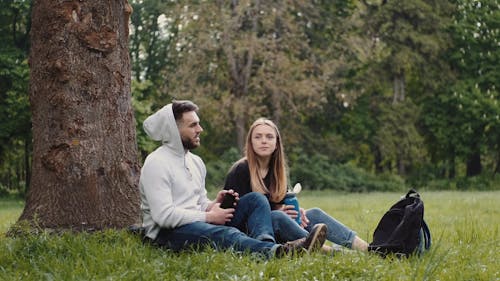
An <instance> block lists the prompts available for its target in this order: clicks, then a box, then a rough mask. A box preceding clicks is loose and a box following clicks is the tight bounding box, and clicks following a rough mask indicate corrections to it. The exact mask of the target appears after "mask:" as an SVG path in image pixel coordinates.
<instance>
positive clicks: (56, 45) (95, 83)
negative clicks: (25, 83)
mask: <svg viewBox="0 0 500 281" xmlns="http://www.w3.org/2000/svg"><path fill="white" fill-rule="evenodd" d="M131 12H132V9H131V7H130V5H129V4H128V2H127V0H108V1H102V0H88V1H76V0H75V1H54V0H35V1H34V4H33V11H32V23H33V24H32V30H31V42H32V47H31V52H30V68H31V81H30V103H31V107H32V118H33V164H32V178H31V184H30V189H29V192H28V196H27V201H26V206H25V209H24V211H23V213H22V215H21V217H20V220H28V221H31V222H34V223H36V225H37V226H40V227H42V228H54V229H73V230H86V231H88V230H99V229H104V228H115V227H116V228H121V227H124V226H128V225H130V224H133V223H135V222H137V221H138V219H139V213H140V210H139V194H138V188H137V185H138V179H139V174H140V167H139V162H138V157H137V144H136V139H135V120H134V113H133V109H132V105H131V92H130V91H131V90H130V76H131V73H130V59H129V54H128V21H129V17H130V14H131Z"/></svg>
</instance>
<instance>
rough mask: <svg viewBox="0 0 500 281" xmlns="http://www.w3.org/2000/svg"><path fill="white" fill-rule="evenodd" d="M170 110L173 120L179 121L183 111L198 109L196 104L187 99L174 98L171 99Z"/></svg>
mask: <svg viewBox="0 0 500 281" xmlns="http://www.w3.org/2000/svg"><path fill="white" fill-rule="evenodd" d="M172 111H173V112H174V118H175V121H179V120H180V119H181V118H182V114H184V112H190V111H198V106H197V105H196V104H194V103H193V102H192V101H189V100H174V101H172Z"/></svg>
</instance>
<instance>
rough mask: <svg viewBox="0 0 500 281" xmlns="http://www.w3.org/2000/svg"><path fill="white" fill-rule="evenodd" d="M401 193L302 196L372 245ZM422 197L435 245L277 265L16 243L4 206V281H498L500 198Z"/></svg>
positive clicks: (10, 209) (51, 242)
mask: <svg viewBox="0 0 500 281" xmlns="http://www.w3.org/2000/svg"><path fill="white" fill-rule="evenodd" d="M401 195H402V194H398V193H367V194H340V193H333V192H303V193H301V194H300V195H299V199H300V202H301V205H302V206H303V207H305V208H307V207H313V206H317V207H320V208H322V209H323V210H325V211H327V212H328V213H330V214H332V215H333V216H334V217H336V218H337V219H339V220H340V221H342V222H344V223H345V224H347V225H348V226H351V227H352V228H353V229H355V230H356V231H357V232H358V234H359V235H360V236H361V237H362V238H364V239H366V240H368V241H371V235H372V232H373V230H374V229H375V227H376V225H377V223H378V221H379V219H380V217H381V216H382V215H383V214H384V212H385V211H386V210H387V209H388V208H389V206H390V205H392V204H393V203H394V202H395V201H396V200H398V199H399V197H400V196H401ZM421 195H422V198H423V200H424V202H425V219H426V221H427V223H428V224H429V227H430V229H431V232H432V235H433V245H432V248H431V251H429V252H427V253H426V254H424V255H423V256H421V257H420V258H418V257H411V258H409V259H402V260H398V259H390V258H389V259H382V258H380V257H378V256H376V255H372V254H365V253H358V252H347V253H344V254H341V255H336V256H334V257H331V256H326V255H322V254H319V253H313V254H311V255H307V256H304V257H300V258H285V259H271V260H263V259H260V258H258V257H254V256H251V255H249V254H236V253H231V252H216V251H214V250H210V249H208V250H204V251H202V252H184V253H180V254H176V253H172V252H170V251H167V250H159V249H156V248H152V247H150V246H147V245H143V244H141V242H140V241H139V239H138V238H137V237H135V236H133V235H131V234H129V233H127V232H125V231H112V230H110V231H106V232H102V233H94V234H88V233H83V234H62V235H58V236H55V235H49V234H40V235H29V236H26V237H17V238H11V237H5V232H6V231H7V230H8V229H9V227H10V226H11V225H12V224H13V223H14V222H15V221H16V220H17V217H18V216H19V215H20V213H21V211H22V207H23V203H22V202H19V201H13V200H2V199H0V280H37V281H38V280H167V281H170V280H287V281H290V280H453V281H454V280H494V281H498V280H500V262H499V261H500V254H499V250H500V239H499V238H500V233H499V225H500V207H499V204H498V202H500V191H491V192H434V191H433V192H425V191H424V192H421Z"/></svg>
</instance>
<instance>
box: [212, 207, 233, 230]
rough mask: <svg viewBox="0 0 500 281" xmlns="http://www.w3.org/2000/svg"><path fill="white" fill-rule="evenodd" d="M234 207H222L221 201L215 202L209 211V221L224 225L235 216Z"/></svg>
mask: <svg viewBox="0 0 500 281" xmlns="http://www.w3.org/2000/svg"><path fill="white" fill-rule="evenodd" d="M233 213H234V208H228V209H222V208H221V207H220V203H215V204H214V205H213V206H212V208H211V209H210V211H208V212H207V216H206V219H207V222H208V223H211V224H219V225H223V224H225V223H226V222H230V221H231V219H232V218H233V216H234V215H233Z"/></svg>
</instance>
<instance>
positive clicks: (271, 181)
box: [224, 118, 368, 251]
mask: <svg viewBox="0 0 500 281" xmlns="http://www.w3.org/2000/svg"><path fill="white" fill-rule="evenodd" d="M287 186H288V183H287V166H286V161H285V154H284V149H283V143H282V142H281V136H280V133H279V130H278V127H277V126H276V125H275V124H274V123H273V122H272V121H271V120H268V119H265V118H259V119H257V120H256V121H255V122H254V123H253V124H252V126H251V127H250V130H249V131H248V134H247V139H246V144H245V157H243V158H242V159H240V160H238V161H237V162H236V163H234V165H233V166H232V167H231V169H230V171H229V173H228V175H227V177H226V182H225V184H224V189H227V190H229V189H234V191H235V192H237V193H239V195H240V196H243V195H245V194H246V193H249V192H259V193H263V194H265V195H266V196H267V198H268V200H269V203H270V204H271V208H272V210H273V211H272V221H273V228H274V232H275V236H276V239H277V240H278V241H292V240H296V239H300V238H303V237H306V236H307V234H308V233H309V231H310V230H311V228H312V226H314V225H315V224H318V223H324V224H326V225H327V229H328V231H327V239H328V240H329V241H331V242H333V243H335V244H338V245H342V246H344V247H347V248H351V249H355V250H360V251H367V249H368V243H366V242H365V241H364V240H363V239H361V238H359V237H358V236H357V235H356V232H354V231H352V230H351V229H349V228H348V227H346V226H345V225H343V224H342V223H340V222H339V221H337V220H336V219H334V218H332V217H331V216H329V215H328V214H327V213H325V212H324V211H323V210H321V209H319V208H312V209H309V210H304V209H302V208H301V209H300V214H299V213H298V212H297V211H295V210H294V206H292V205H284V204H283V203H282V201H283V199H284V197H285V195H286V192H287ZM298 215H300V216H301V225H299V224H297V222H296V221H295V220H294V219H295V218H296V217H297V216H298Z"/></svg>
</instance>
